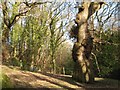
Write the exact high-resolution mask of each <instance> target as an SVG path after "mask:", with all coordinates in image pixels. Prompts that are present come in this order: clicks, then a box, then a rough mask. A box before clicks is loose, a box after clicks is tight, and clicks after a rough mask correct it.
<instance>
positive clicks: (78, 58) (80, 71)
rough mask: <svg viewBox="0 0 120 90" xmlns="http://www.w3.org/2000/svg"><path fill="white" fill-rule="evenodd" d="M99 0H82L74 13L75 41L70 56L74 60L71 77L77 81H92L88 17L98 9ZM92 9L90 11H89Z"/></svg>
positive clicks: (91, 45)
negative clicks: (92, 0)
mask: <svg viewBox="0 0 120 90" xmlns="http://www.w3.org/2000/svg"><path fill="white" fill-rule="evenodd" d="M100 5H102V4H101V2H98V3H96V2H95V3H94V2H84V3H82V7H80V8H79V12H78V14H77V15H76V20H75V23H76V24H77V27H78V31H77V32H78V34H77V41H76V42H75V44H74V46H73V51H72V56H73V60H74V61H75V66H74V71H73V79H75V80H77V81H79V82H85V83H92V82H94V73H93V69H92V68H93V65H92V61H91V60H90V55H91V50H92V47H93V38H92V37H91V34H90V31H89V30H88V27H87V26H88V22H87V21H88V19H89V17H90V16H91V15H92V14H93V13H94V12H95V11H97V10H98V9H100V7H101V6H100ZM91 10H92V11H91Z"/></svg>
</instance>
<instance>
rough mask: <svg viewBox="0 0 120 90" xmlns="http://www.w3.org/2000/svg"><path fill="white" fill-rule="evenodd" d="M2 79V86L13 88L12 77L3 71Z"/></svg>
mask: <svg viewBox="0 0 120 90" xmlns="http://www.w3.org/2000/svg"><path fill="white" fill-rule="evenodd" d="M0 81H2V83H1V84H2V85H1V86H2V88H13V84H12V82H11V81H10V78H9V77H8V76H7V75H5V74H3V73H1V75H0Z"/></svg>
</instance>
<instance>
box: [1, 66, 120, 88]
mask: <svg viewBox="0 0 120 90" xmlns="http://www.w3.org/2000/svg"><path fill="white" fill-rule="evenodd" d="M0 67H2V72H3V73H4V74H6V75H7V76H8V77H9V78H10V80H11V82H12V83H13V85H14V87H15V88H36V89H38V88H42V90H43V89H47V90H51V89H54V90H56V89H62V90H68V89H69V90H76V89H77V90H99V89H100V90H119V89H120V87H119V86H120V83H119V81H117V80H113V79H106V78H95V82H94V83H93V84H85V83H78V82H76V81H74V80H73V79H72V78H71V76H70V75H55V74H54V75H53V74H50V73H42V72H38V73H35V72H29V71H22V70H19V69H16V68H13V67H8V66H5V65H2V66H0ZM95 88H97V89H95Z"/></svg>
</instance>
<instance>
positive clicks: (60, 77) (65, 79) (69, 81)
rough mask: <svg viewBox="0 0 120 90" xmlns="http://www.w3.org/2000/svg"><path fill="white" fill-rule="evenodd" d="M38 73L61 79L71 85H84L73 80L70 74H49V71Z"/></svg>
mask: <svg viewBox="0 0 120 90" xmlns="http://www.w3.org/2000/svg"><path fill="white" fill-rule="evenodd" d="M39 73H41V74H43V75H45V76H49V77H52V78H56V79H58V80H62V81H64V82H67V83H69V84H72V85H76V86H79V87H84V84H80V83H78V82H76V81H75V80H73V78H72V76H70V75H58V74H51V73H44V72H39Z"/></svg>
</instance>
